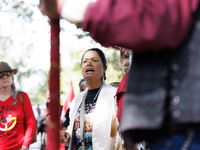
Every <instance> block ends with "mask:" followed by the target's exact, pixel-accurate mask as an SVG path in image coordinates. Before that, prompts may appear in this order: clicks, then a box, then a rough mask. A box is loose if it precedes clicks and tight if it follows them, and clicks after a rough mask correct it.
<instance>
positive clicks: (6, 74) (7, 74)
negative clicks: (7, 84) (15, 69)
mask: <svg viewBox="0 0 200 150" xmlns="http://www.w3.org/2000/svg"><path fill="white" fill-rule="evenodd" d="M10 75H11V72H5V73H0V79H1V78H3V76H7V77H10Z"/></svg>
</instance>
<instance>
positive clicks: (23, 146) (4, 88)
mask: <svg viewBox="0 0 200 150" xmlns="http://www.w3.org/2000/svg"><path fill="white" fill-rule="evenodd" d="M17 72H18V69H17V68H15V69H12V68H11V67H10V66H9V65H8V64H7V63H6V62H3V61H2V62H0V106H1V107H0V150H28V148H29V145H30V144H31V143H32V140H33V136H34V132H35V127H36V119H35V117H34V114H33V110H32V106H31V102H30V99H29V97H28V95H27V93H25V92H22V94H23V104H22V103H21V101H20V97H19V94H18V91H17V90H16V89H15V85H14V74H16V73H17Z"/></svg>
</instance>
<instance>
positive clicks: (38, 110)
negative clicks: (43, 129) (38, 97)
mask: <svg viewBox="0 0 200 150" xmlns="http://www.w3.org/2000/svg"><path fill="white" fill-rule="evenodd" d="M36 111H37V113H38V116H39V115H40V113H41V110H40V107H39V104H38V105H37V107H36Z"/></svg>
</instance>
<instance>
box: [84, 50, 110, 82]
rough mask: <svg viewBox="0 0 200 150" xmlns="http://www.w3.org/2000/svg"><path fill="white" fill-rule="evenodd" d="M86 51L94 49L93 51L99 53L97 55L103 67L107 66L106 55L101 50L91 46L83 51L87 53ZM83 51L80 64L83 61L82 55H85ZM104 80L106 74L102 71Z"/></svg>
mask: <svg viewBox="0 0 200 150" xmlns="http://www.w3.org/2000/svg"><path fill="white" fill-rule="evenodd" d="M88 51H94V52H97V54H98V55H99V57H100V58H101V61H102V63H103V66H104V67H105V68H107V61H106V57H105V54H104V53H103V51H102V50H100V49H98V48H91V49H88V50H87V51H85V53H87V52H88ZM85 53H84V54H83V56H82V58H81V64H82V62H83V57H84V55H85ZM103 76H104V80H106V74H105V73H104V75H103Z"/></svg>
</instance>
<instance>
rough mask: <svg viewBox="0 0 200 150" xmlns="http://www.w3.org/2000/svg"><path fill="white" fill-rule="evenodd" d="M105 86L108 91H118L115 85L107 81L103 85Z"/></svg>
mask: <svg viewBox="0 0 200 150" xmlns="http://www.w3.org/2000/svg"><path fill="white" fill-rule="evenodd" d="M103 88H104V89H105V90H108V91H110V92H111V91H112V92H116V91H117V88H116V87H114V86H112V85H110V84H106V83H104V85H103Z"/></svg>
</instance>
